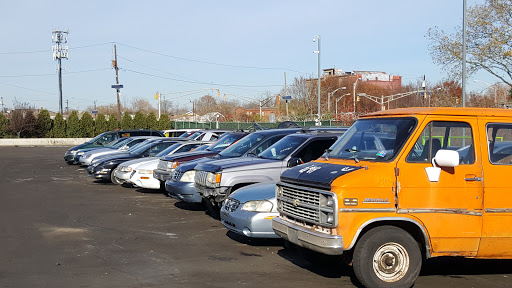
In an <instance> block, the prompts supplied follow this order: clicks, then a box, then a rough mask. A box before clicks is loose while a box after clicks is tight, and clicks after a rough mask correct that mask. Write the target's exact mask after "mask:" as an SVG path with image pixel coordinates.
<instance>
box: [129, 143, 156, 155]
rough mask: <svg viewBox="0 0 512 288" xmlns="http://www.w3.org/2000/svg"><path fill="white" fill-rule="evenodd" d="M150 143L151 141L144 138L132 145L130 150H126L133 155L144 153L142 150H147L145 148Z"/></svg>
mask: <svg viewBox="0 0 512 288" xmlns="http://www.w3.org/2000/svg"><path fill="white" fill-rule="evenodd" d="M151 143H153V141H148V140H146V141H144V142H142V143H140V144H137V145H135V146H133V147H132V148H130V150H128V152H130V154H135V155H138V154H142V153H144V151H146V150H147V148H149V147H150V146H151Z"/></svg>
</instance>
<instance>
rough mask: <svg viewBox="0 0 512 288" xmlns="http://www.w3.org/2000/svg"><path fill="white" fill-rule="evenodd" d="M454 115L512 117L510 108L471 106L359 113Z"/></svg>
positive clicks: (373, 115) (369, 115)
mask: <svg viewBox="0 0 512 288" xmlns="http://www.w3.org/2000/svg"><path fill="white" fill-rule="evenodd" d="M415 114H416V115H455V116H497V117H512V110H509V109H500V108H473V107H410V108H398V109H390V110H386V111H379V112H374V113H370V114H366V115H361V116H360V117H361V118H368V117H376V116H407V115H415Z"/></svg>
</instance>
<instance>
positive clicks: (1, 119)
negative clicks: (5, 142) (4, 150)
mask: <svg viewBox="0 0 512 288" xmlns="http://www.w3.org/2000/svg"><path fill="white" fill-rule="evenodd" d="M7 124H8V121H7V118H6V117H5V115H4V113H0V137H2V138H3V137H5V136H6V135H7Z"/></svg>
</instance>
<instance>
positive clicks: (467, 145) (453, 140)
mask: <svg viewBox="0 0 512 288" xmlns="http://www.w3.org/2000/svg"><path fill="white" fill-rule="evenodd" d="M439 149H447V150H455V151H457V152H458V153H459V161H460V164H473V163H474V162H475V149H474V147H473V133H472V130H471V126H470V125H469V124H468V123H464V122H441V121H439V122H430V123H429V124H428V125H427V126H426V127H425V129H424V130H423V131H422V132H421V134H420V136H419V137H418V140H417V141H416V143H414V146H413V147H412V149H411V151H410V152H409V154H408V155H407V158H406V159H405V160H406V161H407V162H410V163H430V162H431V161H432V158H433V157H434V156H435V155H436V153H437V151H438V150H439Z"/></svg>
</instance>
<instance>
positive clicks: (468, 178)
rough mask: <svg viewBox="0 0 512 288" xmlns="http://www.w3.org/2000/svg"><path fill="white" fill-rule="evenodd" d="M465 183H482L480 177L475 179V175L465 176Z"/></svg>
mask: <svg viewBox="0 0 512 288" xmlns="http://www.w3.org/2000/svg"><path fill="white" fill-rule="evenodd" d="M467 176H473V177H467ZM464 180H466V181H478V182H480V181H482V178H481V177H476V176H475V175H466V178H464Z"/></svg>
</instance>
